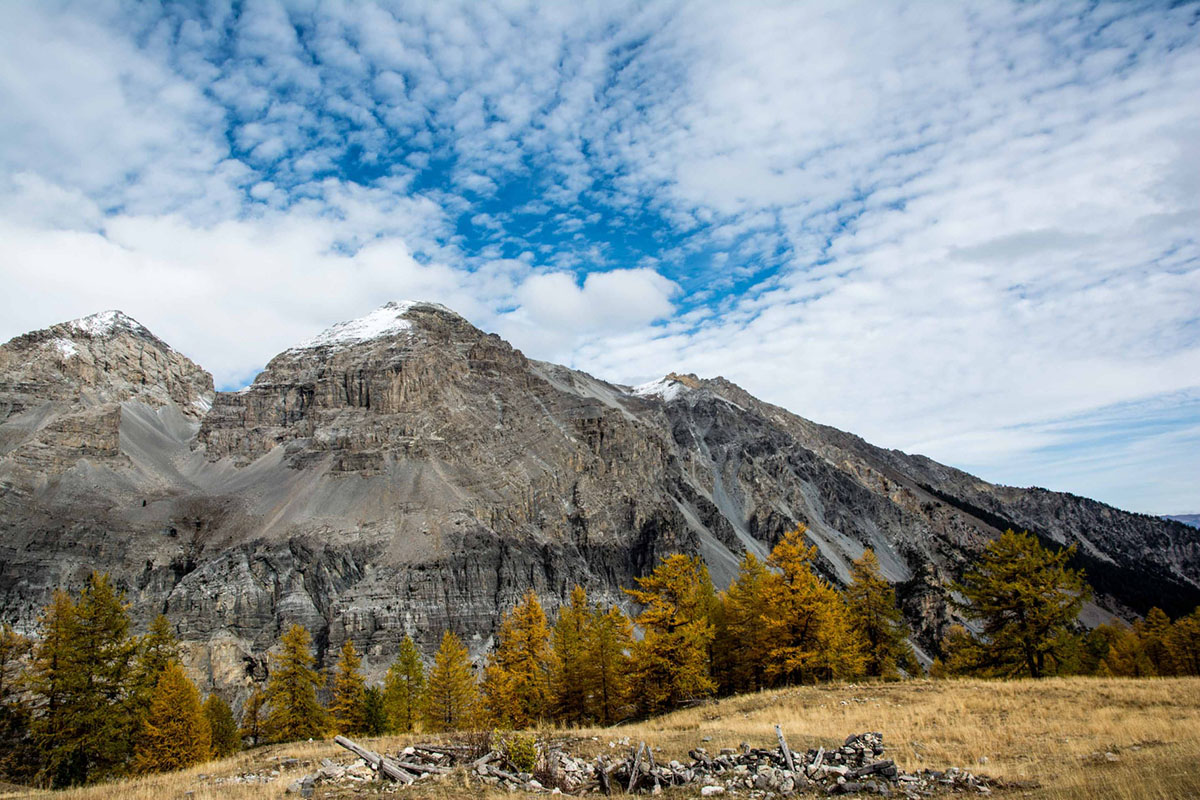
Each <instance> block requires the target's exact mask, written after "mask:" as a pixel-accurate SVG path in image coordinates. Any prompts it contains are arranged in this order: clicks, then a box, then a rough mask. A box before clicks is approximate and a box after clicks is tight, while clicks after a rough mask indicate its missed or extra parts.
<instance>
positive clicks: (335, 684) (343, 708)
mask: <svg viewBox="0 0 1200 800" xmlns="http://www.w3.org/2000/svg"><path fill="white" fill-rule="evenodd" d="M361 668H362V658H361V657H360V656H359V655H358V651H357V650H355V649H354V642H353V641H351V640H350V639H347V640H346V641H345V642H344V643H343V644H342V651H341V654H340V656H339V657H338V663H337V666H336V667H335V668H334V673H333V680H332V681H331V684H332V685H331V689H332V694H333V700H332V702H331V703H330V706H329V715H330V717H331V718H332V721H333V726H334V728H335V729H336V730H337V732H338V733H359V732H361V731H362V729H363V727H364V726H365V724H366V710H365V708H364V707H363V695H364V692H366V688H367V682H366V679H365V678H364V677H363V674H362V672H361V671H360V670H361Z"/></svg>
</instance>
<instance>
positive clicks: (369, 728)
mask: <svg viewBox="0 0 1200 800" xmlns="http://www.w3.org/2000/svg"><path fill="white" fill-rule="evenodd" d="M390 729H391V726H390V724H389V723H388V716H387V710H386V709H385V708H384V703H383V691H382V690H381V689H380V688H379V687H378V686H368V687H367V688H366V689H364V690H363V727H362V732H363V734H365V735H366V736H383V735H384V734H385V733H387V732H388V731H389V730H390Z"/></svg>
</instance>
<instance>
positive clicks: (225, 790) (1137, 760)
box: [0, 678, 1200, 800]
mask: <svg viewBox="0 0 1200 800" xmlns="http://www.w3.org/2000/svg"><path fill="white" fill-rule="evenodd" d="M775 723H780V724H781V725H782V726H783V729H784V731H785V732H786V733H787V735H788V739H789V741H790V743H791V744H792V746H793V748H794V749H801V748H806V747H815V746H816V745H818V744H823V745H826V746H829V745H831V744H835V743H836V744H840V742H841V740H842V739H843V738H844V737H845V736H846V734H848V733H857V732H862V731H871V730H874V731H882V732H883V734H884V743H885V745H887V747H888V753H887V755H888V756H889V757H891V758H895V759H896V761H897V763H898V764H899V765H900V766H901V767H902V768H904V769H907V770H913V769H920V768H923V767H929V768H935V769H940V768H945V767H949V766H961V767H964V768H966V769H969V770H971V771H973V772H975V773H976V774H979V775H986V776H988V777H989V778H992V779H993V780H994V781H995V782H996V785H997V788H996V790H995V791H994V793H993V796H998V797H1014V798H1015V797H1029V798H1042V799H1045V800H1107V798H1116V799H1118V800H1124V799H1126V798H1127V799H1128V800H1135V799H1136V800H1153V799H1155V798H1161V800H1178V799H1180V798H1200V679H1197V678H1168V679H1147V680H1130V679H1105V678H1068V679H1051V680H1043V681H1037V682H1034V681H1010V682H996V681H976V680H963V681H926V680H917V681H907V682H901V683H864V684H857V685H855V684H840V685H829V686H818V687H803V688H794V689H786V690H781V691H774V692H764V693H762V694H756V695H743V696H740V697H734V698H729V699H725V700H721V701H718V702H714V703H711V704H707V705H704V706H699V707H696V708H692V709H688V710H685V711H680V712H677V713H675V714H670V715H667V716H664V717H661V718H657V719H654V720H651V721H648V722H642V723H638V724H633V725H624V726H618V727H615V728H604V729H594V730H570V731H566V730H562V731H547V732H546V734H547V735H550V736H555V737H569V738H571V739H575V741H574V742H573V743H572V746H571V750H572V751H573V752H575V753H576V754H583V753H598V752H601V751H606V752H608V751H611V750H612V749H616V748H619V747H620V745H619V744H617V745H616V746H615V747H614V748H610V746H609V743H610V742H618V741H619V740H621V739H622V738H624V737H628V738H629V739H631V740H632V741H635V742H636V741H637V740H639V739H644V740H645V741H647V742H648V743H650V744H652V745H653V746H655V747H657V748H661V750H662V754H663V755H664V756H666V757H668V758H669V757H679V756H683V755H684V754H685V753H686V751H687V750H688V749H690V748H693V747H696V746H697V745H699V744H700V742H701V739H702V737H711V739H712V741H711V742H709V743H706V744H705V746H706V747H708V748H709V749H710V750H712V749H714V748H718V747H732V746H737V745H738V744H739V743H740V742H743V741H746V742H749V743H751V744H760V745H769V744H771V743H772V742H773V738H774V735H773V733H772V726H773V725H774V724H775ZM428 738H429V737H420V736H417V737H390V738H386V739H381V740H374V742H373V744H372V746H373V747H374V748H375V749H377V750H392V749H397V748H399V747H401V746H403V745H404V744H407V743H409V742H410V741H415V740H420V739H426V740H427V739H428ZM1106 753H1112V754H1113V756H1115V759H1116V760H1112V757H1111V756H1110V757H1106V756H1105V754H1106ZM286 757H293V758H298V759H300V760H301V762H302V764H301V765H300V766H299V767H296V768H293V769H291V770H285V771H283V772H282V773H280V774H279V775H277V776H274V777H273V779H272V780H271V782H270V783H266V784H256V785H245V784H240V785H239V784H231V783H224V782H222V783H217V780H219V779H227V778H229V777H231V776H237V775H242V774H247V773H254V774H269V772H270V771H271V769H272V768H273V765H277V764H278V762H279V760H280V759H282V758H286ZM323 757H330V758H333V759H334V760H335V761H338V762H339V763H344V764H349V763H352V762H353V760H354V759H353V756H351V755H350V754H349V753H347V752H346V751H344V750H342V749H341V748H339V747H337V746H336V745H334V744H333V743H332V742H311V743H301V744H292V745H276V746H271V747H263V748H258V749H256V750H253V751H249V752H245V753H242V754H241V755H238V756H236V757H234V758H230V759H227V760H224V761H219V762H213V763H209V764H205V765H204V766H202V767H197V768H194V769H191V770H187V771H185V772H180V773H175V774H171V775H163V776H156V777H148V778H139V779H134V780H128V781H125V782H122V783H119V784H110V785H103V786H95V787H91V788H88V789H81V790H72V791H67V792H35V793H32V794H31V793H29V792H20V791H13V792H8V793H6V792H5V791H4V790H3V788H0V797H4V798H10V797H36V798H51V797H52V798H55V800H100V799H101V798H120V800H159V799H160V798H187V799H188V800H209V799H210V798H213V799H215V798H232V799H234V800H238V799H240V798H246V800H249V799H250V798H255V799H259V798H280V797H284V796H285V795H284V790H285V789H286V787H287V785H288V783H289V782H290V781H292V780H294V779H295V778H297V777H300V776H302V775H304V774H305V773H307V772H309V771H312V767H311V766H309V765H312V764H315V763H317V762H319V761H320V759H321V758H323ZM698 792H699V790H698V789H693V790H691V791H689V792H682V793H681V792H678V791H676V792H674V793H671V796H676V797H690V796H695V795H698ZM381 795H387V796H389V797H390V796H396V797H403V796H408V797H412V798H451V797H463V796H472V797H497V798H498V797H509V796H510V795H509V794H508V793H507V792H504V793H495V792H492V793H483V792H480V791H477V790H475V789H474V788H473V787H471V786H470V785H469V784H467V783H465V782H464V781H463V779H462V778H460V777H455V776H452V777H451V778H449V779H447V780H445V781H442V782H439V783H436V784H434V783H432V782H429V783H418V784H416V785H414V786H412V787H406V788H396V787H394V786H392V785H390V784H389V785H386V786H383V785H380V784H360V785H357V786H354V787H345V786H341V787H338V788H335V789H331V788H329V787H321V786H318V788H317V792H316V795H315V797H316V798H322V797H325V798H333V797H339V798H340V797H364V798H366V797H376V796H381ZM289 796H295V795H289Z"/></svg>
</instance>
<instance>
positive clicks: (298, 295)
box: [0, 0, 1200, 513]
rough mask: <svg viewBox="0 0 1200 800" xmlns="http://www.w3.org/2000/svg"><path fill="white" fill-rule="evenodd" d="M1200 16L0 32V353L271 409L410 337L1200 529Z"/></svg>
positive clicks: (677, 7) (423, 22)
mask: <svg viewBox="0 0 1200 800" xmlns="http://www.w3.org/2000/svg"><path fill="white" fill-rule="evenodd" d="M1198 20H1200V5H1198V4H1197V3H1175V4H1168V3H1145V4H1139V3H1132V2H1122V3H1074V2H1044V3H1008V2H979V3H970V4H960V3H944V2H923V3H880V2H876V1H874V0H873V1H872V2H862V3H856V2H830V3H818V2H811V3H790V2H788V3H736V4H731V3H718V2H711V3H710V2H663V3H623V2H613V1H612V0H609V1H607V2H597V3H586V2H580V3H543V4H529V3H520V2H504V3H479V2H470V3H451V2H431V3H420V2H405V3H385V2H379V3H368V2H353V3H350V2H344V3H333V2H330V3H317V2H300V1H297V2H279V1H278V0H261V1H260V2H253V1H247V2H240V3H229V2H209V3H199V2H196V3H165V4H162V5H159V4H154V3H120V2H88V3H62V2H57V3H52V2H27V3H22V2H9V3H5V4H4V5H3V7H2V8H0V108H3V109H4V112H3V113H2V114H0V189H2V192H0V280H3V282H4V285H5V287H6V291H5V292H4V293H3V297H0V312H2V313H0V336H4V337H7V336H11V335H16V334H18V333H21V332H24V331H26V330H30V329H33V328H39V327H44V326H45V325H47V324H50V323H53V322H56V321H60V320H63V319H68V318H72V317H76V316H81V315H83V314H87V313H91V312H93V311H96V310H101V309H107V308H114V307H116V308H121V309H123V310H124V311H126V312H127V313H129V314H131V315H133V316H134V317H136V318H137V319H139V320H140V321H142V322H143V323H144V324H146V325H148V326H149V327H150V328H151V329H152V330H154V331H155V332H157V333H158V334H159V335H160V336H162V337H163V338H164V339H166V340H167V341H169V342H171V343H172V344H173V345H174V346H175V347H177V348H178V349H180V350H182V351H183V352H185V353H187V354H188V355H190V356H192V357H193V358H194V359H196V360H197V361H198V362H199V363H201V364H203V365H204V366H205V367H207V368H208V369H210V370H212V371H213V372H214V375H215V376H216V379H217V382H218V384H219V385H220V386H223V387H226V388H236V387H238V386H241V385H243V384H244V383H246V382H248V381H249V380H250V379H251V378H252V377H253V375H254V374H255V373H256V371H257V370H259V369H261V367H262V365H263V364H264V363H265V362H266V361H267V360H268V359H269V358H270V357H271V356H272V355H273V354H274V353H276V352H278V351H279V350H281V349H283V348H285V347H287V346H289V345H290V344H292V343H294V342H296V341H299V340H301V339H304V338H306V337H307V336H310V335H312V334H313V333H315V332H316V331H318V330H320V329H322V328H324V327H326V326H328V325H329V324H331V323H333V322H335V321H338V320H342V319H348V318H352V317H356V316H360V315H362V314H364V313H366V312H367V311H369V310H370V309H372V308H374V307H377V306H379V305H381V304H382V303H384V302H386V301H387V300H391V299H405V298H413V299H429V300H436V301H440V302H443V303H446V304H447V305H450V306H451V307H453V308H455V309H456V310H458V311H459V312H460V313H462V314H463V315H464V316H466V317H468V318H469V319H471V320H472V321H473V322H475V323H476V324H477V325H479V326H480V327H482V328H485V329H487V330H492V331H496V332H498V333H500V334H501V335H503V336H505V337H506V338H508V339H509V340H510V341H512V342H513V343H514V344H516V345H517V346H518V347H520V348H522V349H523V350H524V351H525V352H526V353H527V354H529V355H531V356H533V357H537V358H543V359H548V360H553V361H558V362H562V363H567V364H570V365H572V366H575V367H579V368H582V369H585V370H588V371H589V372H592V373H594V374H596V375H598V376H600V377H604V378H607V379H610V380H615V381H621V382H639V381H643V380H647V379H650V378H654V377H658V376H660V375H661V374H663V373H665V372H667V371H671V370H676V371H690V372H696V373H698V374H701V375H724V376H726V377H728V378H730V379H731V380H734V381H736V382H737V383H739V384H741V385H743V386H744V387H745V388H747V389H748V390H750V391H751V392H753V393H755V394H757V395H758V396H760V397H762V398H764V399H767V400H770V401H772V402H775V403H778V404H780V405H783V406H786V407H787V408H789V409H791V410H793V411H795V412H797V413H799V414H801V415H803V416H806V417H809V418H811V419H815V420H818V421H820V422H825V423H828V424H832V425H836V426H838V427H841V428H844V429H847V430H850V431H853V432H855V433H858V434H860V435H862V436H864V437H865V438H867V439H868V440H870V441H873V442H875V443H878V444H881V445H885V446H889V447H897V448H901V449H905V450H909V451H915V452H922V453H925V454H927V455H929V456H931V457H933V458H936V459H939V460H941V461H944V462H947V463H950V464H954V465H956V466H960V467H963V468H966V469H968V470H971V471H973V472H976V473H977V474H979V475H980V476H982V477H984V478H987V479H989V480H994V481H998V482H1004V483H1011V484H1016V485H1031V484H1034V485H1042V486H1047V487H1049V488H1053V489H1061V490H1067V491H1073V492H1076V493H1079V494H1084V495H1089V496H1093V497H1097V498H1099V499H1102V500H1105V501H1108V502H1111V503H1114V504H1116V505H1119V506H1122V507H1125V508H1130V509H1133V510H1139V511H1146V512H1154V513H1182V512H1196V511H1200V446H1198V445H1200V399H1198V398H1200V245H1198V238H1200V100H1198V98H1200V44H1198V42H1200V36H1198V33H1200V22H1198Z"/></svg>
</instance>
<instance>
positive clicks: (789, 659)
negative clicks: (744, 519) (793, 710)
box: [763, 525, 863, 683]
mask: <svg viewBox="0 0 1200 800" xmlns="http://www.w3.org/2000/svg"><path fill="white" fill-rule="evenodd" d="M806 530H807V529H806V528H805V527H804V526H803V525H801V526H800V527H798V528H796V529H795V530H792V531H789V532H788V533H786V534H784V536H783V538H782V539H780V541H779V543H778V544H776V545H775V548H774V549H773V550H772V551H771V557H770V559H769V560H768V564H770V565H771V566H772V567H774V568H775V569H776V570H778V572H774V573H771V574H770V575H769V576H768V578H767V579H766V587H765V592H766V596H767V609H768V611H767V615H766V616H765V617H763V624H764V627H765V635H766V636H767V639H768V641H769V649H768V664H769V666H768V668H767V677H768V679H770V680H773V681H774V680H780V681H784V682H789V683H790V682H800V683H807V682H811V681H817V680H830V679H834V678H846V677H852V676H854V675H857V674H860V673H861V671H862V663H863V662H862V651H861V649H860V648H859V646H858V642H857V639H856V638H855V637H854V634H853V632H852V631H851V630H850V623H849V618H848V613H847V611H846V607H845V604H844V603H843V602H842V599H841V597H840V596H839V595H838V593H837V592H836V591H835V590H834V589H833V587H831V586H830V585H829V584H828V583H827V582H826V581H825V580H823V579H822V578H821V577H820V576H818V575H817V574H816V572H815V571H814V570H813V562H814V561H815V559H816V557H817V548H816V547H815V546H810V545H807V544H806V543H805V532H806Z"/></svg>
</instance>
